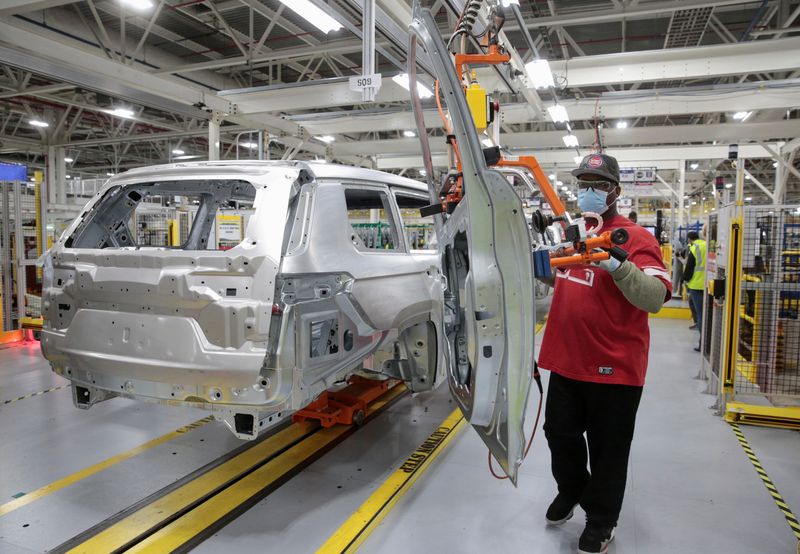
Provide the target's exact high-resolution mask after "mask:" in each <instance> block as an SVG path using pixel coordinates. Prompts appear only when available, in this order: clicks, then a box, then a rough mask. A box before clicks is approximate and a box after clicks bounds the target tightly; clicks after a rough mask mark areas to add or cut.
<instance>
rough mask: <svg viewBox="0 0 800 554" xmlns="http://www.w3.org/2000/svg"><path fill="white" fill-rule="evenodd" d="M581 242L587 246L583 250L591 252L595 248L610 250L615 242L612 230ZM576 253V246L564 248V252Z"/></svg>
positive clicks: (568, 253)
mask: <svg viewBox="0 0 800 554" xmlns="http://www.w3.org/2000/svg"><path fill="white" fill-rule="evenodd" d="M581 244H582V245H584V246H585V248H581V251H583V252H591V251H592V250H594V249H595V248H604V249H606V250H610V249H611V248H613V247H614V242H613V241H612V240H611V231H606V232H605V233H602V234H600V235H597V236H596V237H589V238H588V239H586V240H585V241H583V242H582V243H581ZM574 253H575V248H574V247H572V246H569V247H567V248H564V254H567V255H570V254H574ZM603 259H604V260H607V259H608V256H606V257H605V258H603ZM551 265H552V264H551Z"/></svg>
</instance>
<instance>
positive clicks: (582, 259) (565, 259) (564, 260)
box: [550, 252, 611, 267]
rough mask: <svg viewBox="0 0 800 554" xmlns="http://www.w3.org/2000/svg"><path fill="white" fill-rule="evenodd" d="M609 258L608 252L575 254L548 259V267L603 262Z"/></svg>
mask: <svg viewBox="0 0 800 554" xmlns="http://www.w3.org/2000/svg"><path fill="white" fill-rule="evenodd" d="M610 257H611V255H610V254H609V253H608V252H585V253H583V254H575V255H573V256H561V257H559V258H550V267H562V266H565V265H584V264H591V263H595V262H602V261H605V260H607V259H609V258H610Z"/></svg>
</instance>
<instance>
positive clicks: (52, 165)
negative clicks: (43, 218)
mask: <svg viewBox="0 0 800 554" xmlns="http://www.w3.org/2000/svg"><path fill="white" fill-rule="evenodd" d="M56 165H57V164H56V147H55V146H48V147H47V166H46V167H45V172H44V178H45V181H46V182H47V186H46V187H45V188H46V189H47V202H48V203H50V204H55V203H56V173H57V167H56Z"/></svg>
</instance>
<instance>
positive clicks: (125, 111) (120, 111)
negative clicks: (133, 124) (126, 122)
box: [108, 106, 134, 119]
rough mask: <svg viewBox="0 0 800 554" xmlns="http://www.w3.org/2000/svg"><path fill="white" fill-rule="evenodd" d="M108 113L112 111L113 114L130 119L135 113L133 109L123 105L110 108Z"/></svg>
mask: <svg viewBox="0 0 800 554" xmlns="http://www.w3.org/2000/svg"><path fill="white" fill-rule="evenodd" d="M108 113H110V114H111V115H115V116H117V117H122V118H125V119H130V118H132V117H133V115H134V114H133V110H132V109H130V108H123V107H121V106H120V107H119V108H114V109H113V110H110V111H109V112H108Z"/></svg>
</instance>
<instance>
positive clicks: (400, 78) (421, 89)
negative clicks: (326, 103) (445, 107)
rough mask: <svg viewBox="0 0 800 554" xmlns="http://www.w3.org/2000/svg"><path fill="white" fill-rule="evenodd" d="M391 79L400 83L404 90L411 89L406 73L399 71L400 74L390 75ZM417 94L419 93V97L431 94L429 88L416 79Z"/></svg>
mask: <svg viewBox="0 0 800 554" xmlns="http://www.w3.org/2000/svg"><path fill="white" fill-rule="evenodd" d="M392 81H394V82H395V83H397V84H398V85H400V86H401V87H403V88H404V89H406V90H411V85H409V84H408V73H401V74H400V75H395V76H394V77H392ZM417 94H419V97H420V98H430V97H431V96H433V93H432V92H431V89H429V88H428V87H426V86H425V85H423V84H422V83H420V82H419V80H417Z"/></svg>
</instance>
